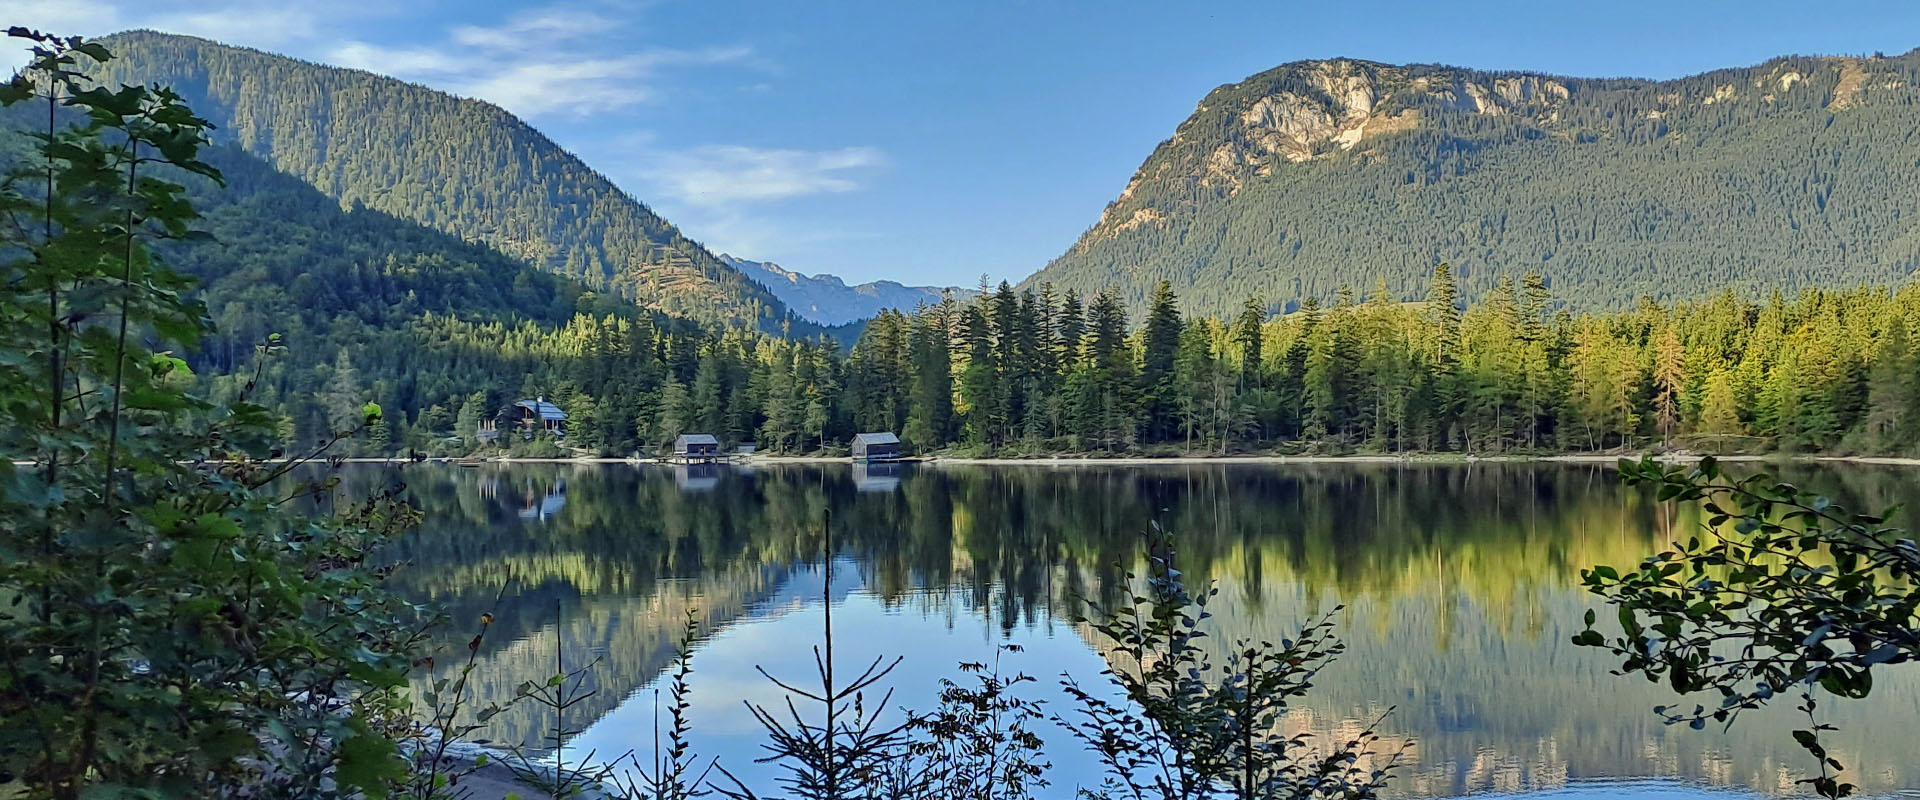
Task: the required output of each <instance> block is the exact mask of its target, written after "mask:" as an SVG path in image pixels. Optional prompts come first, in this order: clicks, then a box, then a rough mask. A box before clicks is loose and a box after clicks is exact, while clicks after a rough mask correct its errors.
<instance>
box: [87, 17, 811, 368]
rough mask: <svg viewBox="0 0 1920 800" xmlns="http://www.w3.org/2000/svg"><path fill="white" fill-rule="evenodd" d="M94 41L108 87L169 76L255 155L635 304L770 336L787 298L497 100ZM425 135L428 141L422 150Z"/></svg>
mask: <svg viewBox="0 0 1920 800" xmlns="http://www.w3.org/2000/svg"><path fill="white" fill-rule="evenodd" d="M101 41H102V42H103V43H105V44H107V46H108V47H109V48H111V49H112V50H113V51H114V53H115V55H116V56H117V57H116V58H115V59H113V60H112V61H110V62H108V63H107V64H105V65H103V66H102V67H100V68H99V69H98V70H96V72H97V73H98V74H97V77H99V78H100V79H101V80H102V81H103V82H105V83H108V84H113V83H162V84H167V85H171V86H173V87H174V88H175V89H176V90H177V91H179V92H180V93H181V95H182V96H183V97H185V98H186V99H187V101H188V102H189V104H191V105H192V106H193V107H194V108H195V109H196V111H198V112H199V113H200V114H201V115H202V116H205V117H207V118H208V119H210V120H211V121H213V122H214V124H215V125H216V126H218V130H217V131H216V133H215V136H216V140H217V141H222V142H231V143H234V144H237V145H239V146H240V147H241V148H242V149H245V150H246V151H248V152H250V153H253V154H255V155H257V156H260V157H261V158H263V159H264V160H266V161H267V162H268V163H269V164H271V165H272V166H273V167H274V168H276V169H278V170H280V171H282V172H285V173H287V174H289V175H293V176H295V177H297V178H299V179H301V180H303V181H305V182H307V183H308V184H310V185H312V186H314V187H315V188H317V189H319V190H320V191H322V192H324V193H325V194H327V195H328V196H331V197H333V198H335V199H336V200H338V201H339V202H340V203H341V204H342V206H343V207H351V206H352V205H353V204H356V203H358V204H363V205H365V206H366V207H368V208H372V209H375V210H379V211H383V212H386V213H389V214H394V215H396V216H399V217H401V218H403V219H409V220H412V221H414V222H418V223H421V224H424V225H427V226H429V227H432V228H435V229H437V230H441V231H443V232H446V233H451V234H454V235H457V236H460V237H462V238H466V239H471V240H478V241H482V242H485V243H486V244H488V245H490V246H492V247H494V248H495V249H497V250H499V251H501V252H503V253H506V254H508V255H511V256H514V257H516V258H519V259H521V260H524V261H527V262H529V263H532V264H534V265H536V266H538V267H540V268H541V269H543V270H545V271H548V272H552V273H555V274H559V275H561V276H564V277H567V278H570V279H573V280H576V281H579V282H580V283H582V284H583V285H586V286H587V287H589V288H591V289H593V290H595V291H601V292H607V293H612V294H617V295H619V296H621V297H624V298H627V299H630V300H633V301H634V302H636V303H639V304H640V305H642V306H644V307H647V308H652V309H656V310H661V311H666V312H669V313H673V314H675V315H678V316H687V317H691V318H695V319H702V320H705V321H720V322H727V323H730V324H747V325H753V326H756V327H758V328H760V329H762V330H766V331H770V332H773V331H780V330H783V329H785V328H786V327H788V326H790V325H791V324H792V323H796V322H797V323H799V325H798V327H797V328H796V329H795V333H796V334H806V335H811V334H812V333H814V332H815V328H814V326H812V325H810V324H809V323H807V322H806V321H805V320H803V319H797V318H795V317H793V316H792V315H791V314H790V312H789V311H788V310H787V309H786V307H785V304H784V303H782V302H780V300H779V299H778V298H777V297H775V296H773V295H772V294H771V293H769V292H767V291H766V290H765V289H764V287H761V286H759V285H758V284H756V283H754V282H753V281H751V280H748V279H747V278H746V276H744V275H741V274H740V273H738V272H736V271H735V270H733V269H732V268H731V267H728V266H727V265H725V264H723V263H721V262H720V261H719V260H718V259H717V258H716V257H714V255H713V254H712V253H711V252H710V251H708V250H707V249H706V248H705V247H703V246H701V245H700V244H699V243H697V242H694V241H693V240H691V239H689V238H687V237H686V236H685V235H684V234H683V233H682V232H681V231H680V230H679V229H678V228H677V227H676V226H674V225H673V224H672V223H671V222H669V221H667V220H665V219H664V218H661V217H660V216H659V215H658V214H655V213H654V212H653V210H652V209H651V208H650V207H649V206H647V205H646V204H645V203H644V202H642V201H641V200H640V199H638V198H636V197H634V196H632V195H631V194H630V193H628V192H626V191H625V190H623V189H621V188H620V187H619V186H617V185H615V184H614V183H613V182H612V181H611V180H610V179H608V178H607V177H606V176H604V175H602V174H601V173H599V172H598V171H596V170H594V169H593V168H592V167H591V166H590V165H588V164H587V163H586V162H584V161H583V160H581V159H580V158H579V157H578V156H576V155H574V154H573V153H571V152H568V151H567V150H565V149H564V148H562V147H560V146H559V145H558V144H557V143H555V142H554V141H553V140H552V139H550V138H548V137H547V136H546V135H545V134H543V133H541V132H540V131H539V130H538V129H537V128H535V127H533V126H532V125H530V124H528V123H526V122H525V121H524V120H521V119H520V118H518V117H517V116H514V115H513V114H511V113H510V112H508V111H506V110H505V109H503V108H500V107H499V106H497V105H494V104H492V103H488V102H486V101H484V100H479V99H474V98H464V97H460V96H457V95H454V94H452V93H449V92H444V91H441V90H438V89H433V88H431V87H427V86H423V85H421V84H416V83H410V82H407V81H403V80H400V79H397V78H392V77H389V76H385V75H380V74H378V73H374V72H369V71H366V70H359V69H351V68H344V67H335V66H330V65H326V64H320V63H316V62H310V61H304V60H300V59H295V58H291V57H288V56H283V55H279V54H275V53H270V52H267V51H263V50H258V49H253V48H245V47H236V46H232V45H226V44H222V43H219V42H215V41H213V40H209V39H202V38H198V37H191V36H182V35H177V34H167V33H160V32H155V31H126V32H122V33H116V34H112V35H110V36H107V37H103V38H102V39H101ZM423 143H430V144H432V145H438V146H437V147H434V146H422V145H423Z"/></svg>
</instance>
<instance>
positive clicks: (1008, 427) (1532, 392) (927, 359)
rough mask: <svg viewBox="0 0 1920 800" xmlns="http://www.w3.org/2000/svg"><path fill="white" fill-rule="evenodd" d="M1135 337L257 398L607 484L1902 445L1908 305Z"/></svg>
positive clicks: (1380, 293) (1172, 323) (802, 344)
mask: <svg viewBox="0 0 1920 800" xmlns="http://www.w3.org/2000/svg"><path fill="white" fill-rule="evenodd" d="M1279 307H1285V308H1291V309H1292V310H1291V311H1289V312H1288V313H1276V312H1277V310H1278V308H1279ZM1133 312H1134V313H1132V314H1130V311H1129V309H1127V308H1125V307H1124V306H1123V305H1122V304H1121V302H1120V301H1119V299H1118V296H1117V294H1115V293H1112V292H1101V293H1097V294H1095V295H1093V296H1091V297H1088V298H1084V299H1083V298H1081V297H1078V296H1075V295H1072V294H1062V293H1059V292H1056V291H1054V290H1053V289H1052V288H1051V287H1048V286H1044V285H1043V286H1041V287H1038V288H1037V289H1031V290H1015V289H1014V288H1013V287H1011V286H1008V285H1004V284H1003V285H1002V286H1000V287H999V289H998V290H997V291H992V292H988V293H986V294H985V295H983V296H982V297H980V298H978V299H977V300H974V301H970V302H965V303H962V302H959V301H956V300H952V299H948V300H947V301H945V302H942V303H940V304H938V305H932V306H923V307H921V308H918V309H916V310H915V311H913V312H912V313H902V312H887V313H884V314H882V315H881V316H879V317H877V318H875V319H874V320H872V321H871V322H869V323H868V325H867V326H866V329H865V331H864V332H863V334H862V335H861V336H860V337H859V339H858V340H857V341H856V342H854V343H853V345H852V346H851V348H843V347H841V346H840V345H838V344H835V343H833V342H830V341H826V340H824V339H822V340H789V339H783V338H780V337H776V336H770V335H766V334H761V333H756V332H751V331H743V330H737V329H736V330H717V329H710V328H705V327H697V326H687V325H679V324H672V325H669V324H664V323H661V322H659V321H657V320H653V319H649V318H644V317H639V318H636V317H623V316H617V315H609V316H602V317H594V316H588V315H576V316H574V317H573V318H571V320H570V321H567V322H565V323H560V324H555V325H552V326H542V325H540V324H537V323H533V322H523V323H520V324H518V325H514V326H509V325H501V324H476V323H465V322H461V321H459V320H456V319H453V318H436V319H430V320H427V321H426V322H423V323H422V324H421V325H420V326H416V327H414V328H410V329H408V330H407V331H405V332H404V333H403V334H402V338H409V339H410V343H409V344H408V346H407V347H405V348H374V349H366V348H354V349H349V348H346V347H342V348H340V349H339V350H338V351H337V353H333V354H331V357H322V358H318V359H314V360H315V362H316V363H315V364H314V365H313V366H311V367H309V368H299V367H295V366H292V365H283V366H276V367H273V368H272V369H270V370H269V377H268V378H267V379H266V380H267V382H269V383H271V384H272V387H271V389H270V394H272V395H274V396H275V400H276V404H277V407H278V408H279V409H280V413H281V414H282V415H283V420H282V429H283V432H284V433H285V435H287V436H289V437H291V438H296V439H309V438H317V437H321V436H323V435H324V434H325V432H326V431H327V430H329V429H330V426H332V425H333V424H334V423H336V422H337V421H338V420H339V419H351V418H352V417H353V415H354V414H357V412H358V402H359V400H360V399H361V398H364V397H366V396H367V395H369V394H371V395H372V396H373V397H375V398H376V399H377V400H379V401H381V402H382V404H383V406H385V407H386V408H388V409H389V410H390V413H389V417H388V420H387V421H386V422H385V423H383V424H384V425H387V426H391V427H390V429H383V430H377V431H375V432H374V433H373V435H371V436H368V437H365V438H364V439H363V440H361V441H359V442H357V443H348V444H347V445H346V446H347V447H348V448H350V449H348V450H346V451H345V452H346V453H347V454H350V455H386V454H397V453H406V452H419V453H425V454H434V455H469V454H472V455H514V456H534V457H541V456H546V457H564V456H568V455H603V456H618V457H628V456H632V455H635V454H641V455H652V454H657V453H661V452H667V451H670V450H671V447H672V443H673V441H674V440H675V438H676V437H678V436H679V435H681V434H683V433H710V434H713V435H715V436H716V437H718V438H719V439H720V440H721V441H722V442H723V443H724V444H725V445H726V446H727V449H728V450H729V451H731V450H732V449H733V448H734V446H736V445H738V444H742V443H748V442H751V443H754V444H755V445H756V447H757V449H758V451H759V452H760V453H763V454H780V455H802V454H829V455H831V454H840V453H844V452H845V447H846V443H847V442H848V440H850V439H851V437H852V436H853V435H854V434H856V433H858V432H862V431H895V432H898V433H900V434H901V436H902V438H903V439H904V440H905V442H906V443H907V446H908V448H909V450H910V452H913V453H917V454H921V455H929V454H942V455H946V456H951V457H999V458H1022V457H1032V456H1044V455H1064V454H1072V455H1075V456H1080V457H1088V456H1111V455H1125V456H1135V455H1160V456H1203V455H1216V456H1217V455H1230V454H1252V455H1278V456H1296V455H1345V454H1385V455H1399V454H1409V453H1423V454H1450V455H1461V456H1465V455H1470V456H1476V457H1487V456H1509V455H1517V454H1534V455H1549V454H1571V453H1612V452H1622V451H1633V452H1641V451H1675V450H1684V451H1689V452H1702V453H1719V454H1738V453H1748V454H1758V453H1803V454H1805V453H1817V454H1827V455H1864V456H1885V457H1902V456H1910V455H1914V454H1915V448H1916V445H1920V378H1917V377H1916V375H1917V374H1920V356H1917V355H1916V348H1915V346H1914V344H1913V342H1912V336H1911V334H1910V331H1911V330H1913V328H1914V326H1915V325H1916V324H1920V288H1916V287H1914V286H1911V285H1908V286H1903V287H1900V288H1897V289H1895V288H1855V289H1846V290H1808V291H1805V292H1802V293H1800V294H1798V295H1796V296H1793V297H1791V298H1789V297H1785V296H1783V295H1781V294H1778V293H1775V294H1774V295H1772V296H1770V297H1767V298H1763V299H1759V300H1754V299H1749V298H1743V297H1740V296H1738V295H1736V294H1734V293H1733V292H1731V291H1724V292H1720V293H1718V294H1713V295H1710V296H1707V297H1705V298H1703V299H1701V300H1698V301H1694V302H1687V303H1678V304H1673V305H1660V304H1655V303H1653V302H1651V301H1649V302H1646V303H1643V304H1641V305H1640V306H1639V307H1636V308H1634V309H1632V310H1629V311H1621V312H1606V313H1576V312H1573V311H1569V310H1565V309H1560V308H1558V307H1557V305H1556V302H1555V300H1554V298H1553V295H1552V291H1551V287H1550V286H1548V285H1547V283H1546V281H1544V280H1543V279H1541V278H1539V277H1538V276H1536V275H1527V276H1524V277H1522V278H1521V279H1520V280H1518V281H1514V280H1509V279H1502V280H1499V281H1497V282H1496V284H1495V286H1494V288H1493V289H1492V290H1491V291H1489V292H1488V293H1486V294H1485V295H1484V296H1482V297H1480V298H1478V299H1477V301H1475V302H1473V303H1471V304H1467V303H1463V302H1462V300H1461V298H1460V297H1459V296H1458V293H1457V290H1456V288H1455V282H1454V279H1453V276H1452V274H1451V272H1450V270H1449V269H1448V268H1447V267H1446V266H1445V265H1441V266H1440V267H1439V268H1438V269H1437V270H1436V271H1435V273H1434V275H1433V279H1432V282H1431V287H1430V289H1429V291H1428V292H1427V294H1426V296H1425V298H1424V299H1422V300H1419V301H1408V300H1404V299H1402V298H1398V297H1394V296H1391V295H1389V294H1387V293H1386V292H1385V291H1384V290H1383V289H1376V291H1374V292H1373V293H1371V294H1369V295H1366V296H1364V297H1361V296H1358V295H1356V294H1355V293H1353V292H1351V291H1342V292H1340V293H1339V295H1338V296H1337V297H1336V298H1335V299H1333V300H1332V301H1331V302H1329V303H1326V304H1324V305H1323V304H1321V303H1320V302H1318V301H1317V300H1316V299H1315V298H1311V297H1309V298H1305V299H1303V300H1300V301H1297V302H1295V301H1288V302H1286V303H1284V304H1282V305H1281V306H1278V307H1277V306H1276V305H1275V304H1272V303H1269V302H1268V301H1266V300H1264V299H1261V298H1250V299H1249V300H1248V301H1247V302H1246V304H1245V307H1244V309H1243V311H1242V312H1241V313H1240V314H1239V315H1238V316H1236V317H1235V318H1233V319H1230V320H1219V319H1213V318H1207V317H1195V318H1189V317H1185V316H1183V315H1182V313H1181V312H1180V303H1179V300H1178V298H1176V297H1175V296H1174V294H1173V292H1172V291H1171V289H1170V288H1169V287H1167V286H1165V285H1162V286H1161V287H1160V288H1159V290H1158V291H1157V292H1156V293H1155V294H1154V296H1153V298H1152V301H1151V302H1150V303H1149V304H1148V306H1147V307H1146V308H1144V309H1135V310H1133ZM1136 317H1137V318H1138V319H1140V320H1141V322H1140V324H1138V325H1130V324H1129V320H1130V319H1132V318H1136ZM307 358H309V359H313V356H312V355H311V354H310V355H308V356H307ZM298 360H299V359H295V361H298ZM303 389H304V390H303ZM535 397H545V398H548V399H549V400H550V401H552V402H553V403H555V404H556V405H557V406H558V407H560V408H561V409H564V411H565V413H566V415H567V417H568V419H567V422H566V426H565V435H564V436H563V437H555V436H552V435H550V434H547V433H543V434H541V435H533V436H523V435H521V434H520V433H519V432H517V431H516V432H514V435H509V436H504V437H501V438H499V440H498V441H497V442H495V443H491V444H487V445H484V446H483V445H482V444H481V443H480V442H479V441H477V436H476V432H477V431H479V430H480V429H481V428H482V426H483V424H484V422H485V421H486V420H487V419H489V418H490V417H491V416H492V415H494V414H495V413H496V409H498V408H500V407H502V406H503V405H508V404H511V403H513V402H515V401H516V400H517V399H532V398H535Z"/></svg>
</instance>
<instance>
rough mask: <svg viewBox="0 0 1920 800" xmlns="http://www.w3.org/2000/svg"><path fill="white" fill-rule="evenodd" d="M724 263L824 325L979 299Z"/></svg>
mask: <svg viewBox="0 0 1920 800" xmlns="http://www.w3.org/2000/svg"><path fill="white" fill-rule="evenodd" d="M720 262H721V263H723V264H726V265H727V266H730V267H733V268H734V269H736V270H739V271H740V272H741V274H744V275H746V276H747V277H749V278H752V279H754V280H755V281H759V282H760V285H762V286H765V287H767V289H768V290H770V291H772V292H773V294H774V296H775V297H778V298H780V301H781V302H783V303H786V304H787V307H788V308H790V309H792V310H793V313H795V314H798V315H800V316H802V317H805V318H807V319H810V320H813V321H814V322H818V323H820V324H822V325H844V324H846V323H849V322H854V321H857V320H863V319H871V318H872V317H873V316H874V315H875V314H878V313H880V312H881V311H884V310H886V309H889V308H891V309H895V310H899V311H912V310H913V309H914V307H915V306H918V305H920V304H921V303H926V304H927V305H936V304H938V303H939V302H940V299H941V297H942V296H944V295H945V293H947V292H952V293H953V296H954V297H955V298H956V299H959V300H965V299H967V298H970V297H973V296H974V295H976V294H979V292H976V291H974V290H972V289H960V288H955V287H950V286H904V285H901V284H899V283H896V282H894V281H869V282H867V283H861V284H855V285H853V286H848V285H847V282H846V281H843V280H840V279H839V278H838V277H835V276H833V275H827V274H825V273H822V274H819V275H811V276H809V275H802V274H800V273H798V272H793V271H791V270H787V269H783V268H781V266H780V265H779V264H775V263H773V262H771V261H748V260H746V259H743V258H735V257H733V256H730V255H728V254H726V253H721V254H720Z"/></svg>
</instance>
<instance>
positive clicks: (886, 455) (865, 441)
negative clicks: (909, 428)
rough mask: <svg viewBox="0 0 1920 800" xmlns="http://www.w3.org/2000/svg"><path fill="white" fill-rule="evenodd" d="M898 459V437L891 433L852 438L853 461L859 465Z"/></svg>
mask: <svg viewBox="0 0 1920 800" xmlns="http://www.w3.org/2000/svg"><path fill="white" fill-rule="evenodd" d="M898 458H900V437H898V436H895V435H893V434H891V433H862V434H858V435H856V436H854V437H853V460H855V461H858V462H860V463H863V464H865V463H871V462H874V461H893V460H896V459H898Z"/></svg>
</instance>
